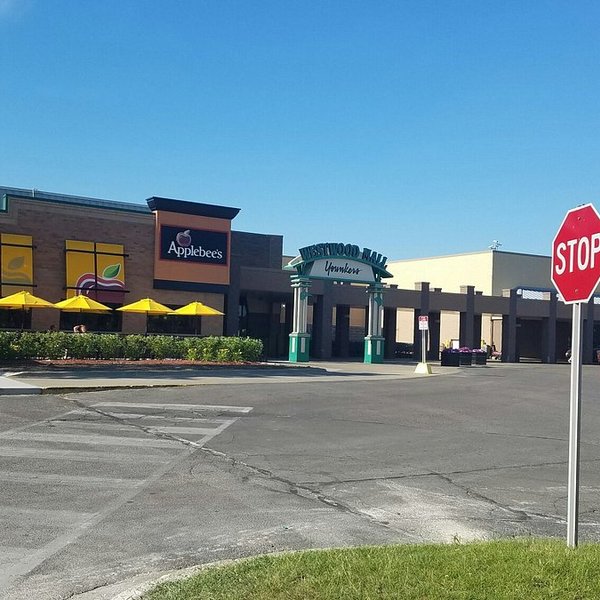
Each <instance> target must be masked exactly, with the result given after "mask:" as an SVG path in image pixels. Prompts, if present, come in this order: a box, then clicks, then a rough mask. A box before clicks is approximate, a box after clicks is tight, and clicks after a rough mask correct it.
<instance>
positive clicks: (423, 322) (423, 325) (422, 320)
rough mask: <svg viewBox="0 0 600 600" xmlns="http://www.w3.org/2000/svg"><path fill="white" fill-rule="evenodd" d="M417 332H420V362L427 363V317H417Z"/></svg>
mask: <svg viewBox="0 0 600 600" xmlns="http://www.w3.org/2000/svg"><path fill="white" fill-rule="evenodd" d="M419 331H420V332H421V362H422V363H426V362H427V332H428V331H429V316H428V315H420V316H419Z"/></svg>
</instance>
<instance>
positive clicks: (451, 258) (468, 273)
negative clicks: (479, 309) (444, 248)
mask: <svg viewBox="0 0 600 600" xmlns="http://www.w3.org/2000/svg"><path fill="white" fill-rule="evenodd" d="M550 262H551V260H550V257H549V256H539V255H534V254H522V253H516V252H504V251H499V250H491V249H490V250H484V251H481V252H469V253H463V254H453V255H448V256H438V257H430V258H422V259H413V260H397V261H391V262H390V263H388V270H389V271H390V273H392V274H393V275H394V277H393V280H392V281H391V283H393V284H395V285H397V286H398V287H399V288H402V289H414V286H415V284H416V283H417V282H422V281H427V282H429V284H430V286H431V288H432V289H437V290H440V291H444V292H461V291H464V290H465V288H466V287H467V286H473V287H474V288H475V291H476V293H480V294H483V295H484V296H502V295H503V294H505V293H507V292H506V291H507V290H510V289H518V290H523V289H525V290H529V291H532V292H537V293H542V291H547V292H550V291H551V290H553V285H552V282H551V281H550ZM440 319H441V325H440V338H441V343H442V344H449V343H452V340H457V339H458V338H459V337H460V334H459V330H460V314H459V313H458V312H454V311H443V312H442V313H441V315H440ZM412 322H413V315H412V311H408V310H402V309H400V310H399V312H398V329H397V337H398V341H401V342H409V341H411V340H410V338H411V337H412V331H411V328H412ZM481 335H482V339H481V344H482V345H483V344H486V345H490V346H494V347H495V348H496V349H497V350H498V351H500V350H501V349H502V318H501V316H500V315H493V314H485V315H482V323H481Z"/></svg>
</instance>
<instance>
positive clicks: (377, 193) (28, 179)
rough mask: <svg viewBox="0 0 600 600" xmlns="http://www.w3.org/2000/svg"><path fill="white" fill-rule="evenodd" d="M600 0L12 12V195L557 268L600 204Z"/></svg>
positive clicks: (120, 0)
mask: <svg viewBox="0 0 600 600" xmlns="http://www.w3.org/2000/svg"><path fill="white" fill-rule="evenodd" d="M599 31H600V3H598V2H597V1H596V0H594V1H590V2H588V1H585V0H577V1H575V2H574V1H572V0H570V1H564V2H554V1H543V0H535V1H534V0H530V1H524V0H519V1H512V0H502V1H495V2H487V1H485V0H474V1H470V0H460V1H459V0H456V1H453V0H447V1H446V0H435V1H428V0H415V1H402V0H395V1H391V2H387V1H377V0H368V1H367V0H365V1H361V2H358V1H353V0H345V1H341V0H340V1H327V0H323V1H315V0H313V1H303V2H297V1H292V0H290V1H288V0H275V1H270V0H261V1H258V0H256V1H254V0H240V1H229V0H214V1H211V0H206V1H202V0H178V1H171V0H169V1H168V0H163V1H153V0H137V1H132V0H94V1H92V0H0V73H1V76H2V91H1V92H0V139H1V140H2V144H1V145H0V185H8V186H15V187H24V188H37V189H42V190H46V191H54V192H64V193H69V194H78V195H85V196H92V197H99V198H108V199H113V200H121V201H127V202H143V201H144V200H145V198H147V197H149V196H152V195H157V196H166V197H171V198H178V199H185V200H194V201H198V202H207V203H214V204H223V205H227V206H235V207H239V208H241V209H242V211H241V212H240V214H239V216H238V217H237V218H236V219H235V221H234V228H235V229H238V230H244V231H254V232H262V233H278V234H282V235H284V248H285V251H286V252H287V253H289V254H294V253H295V252H296V250H297V249H298V247H300V246H304V245H307V244H311V243H316V242H322V241H344V242H350V243H356V244H358V245H361V246H362V245H365V246H369V247H372V248H375V249H377V250H378V251H379V252H382V253H383V254H386V255H387V256H388V257H390V258H396V259H401V258H411V257H418V256H433V255H438V254H451V253H457V252H469V251H476V250H482V249H485V248H487V247H488V246H489V245H490V243H491V242H492V240H494V239H497V240H500V242H502V244H503V246H502V249H503V250H507V251H515V252H531V253H535V254H549V253H550V247H551V243H552V238H553V236H554V234H555V232H556V230H557V229H558V227H559V225H560V223H561V221H562V218H563V216H564V214H565V213H566V211H567V210H568V209H569V208H572V207H574V206H576V205H578V204H582V203H587V202H592V203H594V204H595V205H596V206H597V207H598V208H600V168H599V167H600V110H599V107H600V102H599V99H600V36H599V35H598V32H599Z"/></svg>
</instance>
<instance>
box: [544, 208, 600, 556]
mask: <svg viewBox="0 0 600 600" xmlns="http://www.w3.org/2000/svg"><path fill="white" fill-rule="evenodd" d="M551 279H552V283H554V285H555V287H556V289H557V290H558V291H559V292H560V294H561V296H562V299H563V301H564V303H565V304H572V305H573V323H572V332H571V388H570V411H569V414H570V416H569V475H568V483H567V488H568V489H567V493H568V499H567V545H568V546H569V547H570V548H575V547H576V546H577V534H578V520H579V436H580V432H581V424H580V416H581V363H582V360H581V346H582V343H581V303H582V302H583V303H585V302H589V300H590V298H591V297H592V294H593V293H594V290H595V289H596V287H597V286H598V282H599V281H600V215H598V212H597V211H596V209H595V208H594V207H593V206H592V205H591V204H586V205H584V206H580V207H577V208H574V209H572V210H570V211H568V212H567V214H566V216H565V218H564V219H563V222H562V224H561V226H560V227H559V229H558V232H557V234H556V236H555V238H554V241H553V243H552V274H551Z"/></svg>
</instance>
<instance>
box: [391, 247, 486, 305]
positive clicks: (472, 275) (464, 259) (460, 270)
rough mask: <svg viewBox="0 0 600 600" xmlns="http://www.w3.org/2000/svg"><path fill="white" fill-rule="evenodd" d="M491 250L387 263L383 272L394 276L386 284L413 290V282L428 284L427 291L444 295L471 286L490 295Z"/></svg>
mask: <svg viewBox="0 0 600 600" xmlns="http://www.w3.org/2000/svg"><path fill="white" fill-rule="evenodd" d="M492 254H493V253H492V251H491V250H487V251H484V252H472V253H469V254H455V255H452V256H439V257H437V258H422V259H417V260H398V261H394V262H390V263H388V265H387V269H388V271H389V272H390V273H392V275H393V276H394V278H393V279H388V280H387V281H386V283H391V284H395V285H397V286H398V287H399V288H401V289H405V290H414V289H415V283H417V282H420V281H428V282H429V283H430V286H431V288H442V290H443V291H444V292H460V287H461V286H464V285H473V286H475V289H476V290H478V291H481V292H483V293H484V294H485V295H491V293H492Z"/></svg>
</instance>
